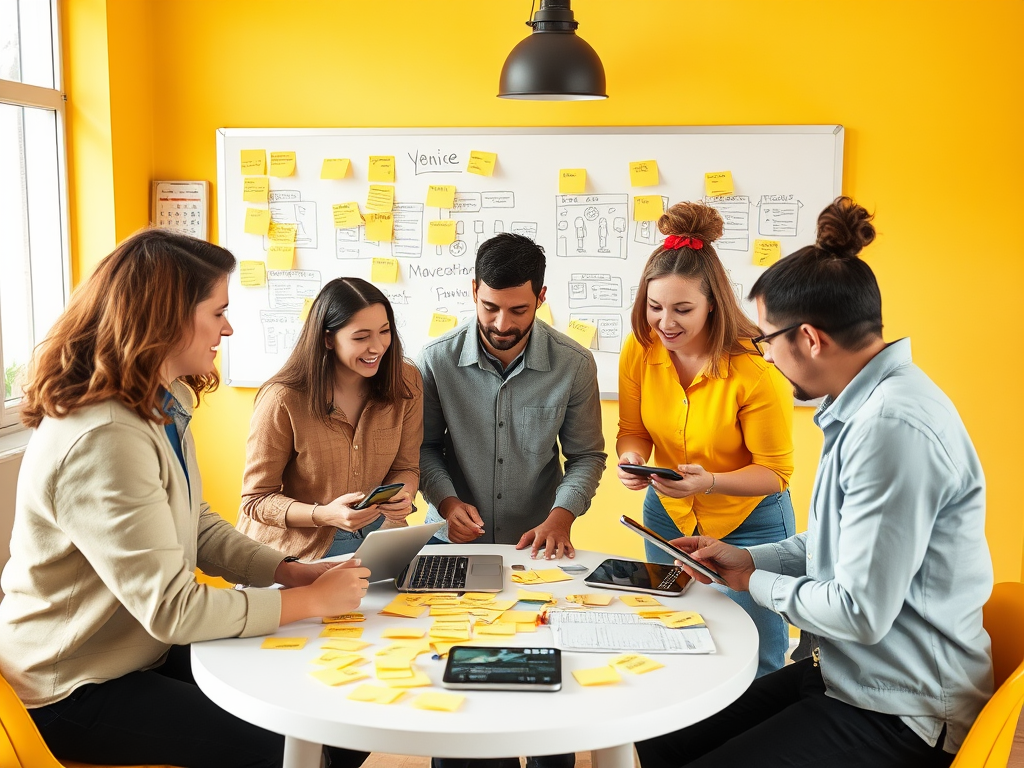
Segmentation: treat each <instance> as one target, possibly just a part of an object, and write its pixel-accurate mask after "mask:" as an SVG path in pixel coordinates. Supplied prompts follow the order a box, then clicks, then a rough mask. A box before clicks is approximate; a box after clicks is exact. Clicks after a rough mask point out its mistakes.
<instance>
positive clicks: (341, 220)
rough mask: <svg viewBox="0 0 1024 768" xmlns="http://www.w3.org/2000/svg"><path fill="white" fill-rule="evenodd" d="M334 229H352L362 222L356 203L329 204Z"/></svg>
mask: <svg viewBox="0 0 1024 768" xmlns="http://www.w3.org/2000/svg"><path fill="white" fill-rule="evenodd" d="M331 213H332V214H334V228H335V229H352V228H353V227H358V226H359V225H360V224H362V223H363V215H362V214H361V213H359V204H358V203H335V204H334V205H332V206H331Z"/></svg>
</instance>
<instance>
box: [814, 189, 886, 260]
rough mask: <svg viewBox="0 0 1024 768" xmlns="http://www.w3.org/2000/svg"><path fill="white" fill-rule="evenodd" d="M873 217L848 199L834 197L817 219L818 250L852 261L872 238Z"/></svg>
mask: <svg viewBox="0 0 1024 768" xmlns="http://www.w3.org/2000/svg"><path fill="white" fill-rule="evenodd" d="M873 218H874V216H873V215H872V214H870V213H868V211H867V209H866V208H865V207H864V206H862V205H857V203H855V202H854V201H853V200H852V199H851V198H849V197H845V196H843V197H837V198H836V199H835V200H833V201H832V203H831V204H830V205H829V206H828V207H827V208H825V210H824V211H822V212H821V215H820V216H818V240H817V246H818V248H819V249H821V250H823V251H827V252H828V253H831V254H833V255H835V256H839V257H841V258H845V259H852V258H856V256H857V254H859V253H860V252H861V249H862V248H864V246H866V245H868V244H870V243H871V241H872V240H874V239H875V227H874V225H873V224H872V223H871V219H873Z"/></svg>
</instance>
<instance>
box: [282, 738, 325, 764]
mask: <svg viewBox="0 0 1024 768" xmlns="http://www.w3.org/2000/svg"><path fill="white" fill-rule="evenodd" d="M322 753H323V745H321V744H315V743H314V742H312V741H303V740H302V739H297V738H295V737H294V736H285V737H284V764H283V766H282V768H320V756H321V754H322Z"/></svg>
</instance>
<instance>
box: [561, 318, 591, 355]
mask: <svg viewBox="0 0 1024 768" xmlns="http://www.w3.org/2000/svg"><path fill="white" fill-rule="evenodd" d="M596 333H597V326H596V325H591V324H590V323H585V322H584V321H582V320H570V321H569V327H568V328H567V329H566V331H565V334H566V335H567V336H568V337H569V338H570V339H572V340H573V341H575V342H576V343H577V344H579V345H580V346H581V347H586V348H587V349H590V345H591V344H593V343H594V335H595V334H596Z"/></svg>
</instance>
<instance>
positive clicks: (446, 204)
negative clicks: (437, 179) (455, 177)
mask: <svg viewBox="0 0 1024 768" xmlns="http://www.w3.org/2000/svg"><path fill="white" fill-rule="evenodd" d="M427 205H428V206H430V207H431V208H451V207H452V206H453V205H455V186H454V185H452V184H431V185H430V186H428V187H427Z"/></svg>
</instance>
